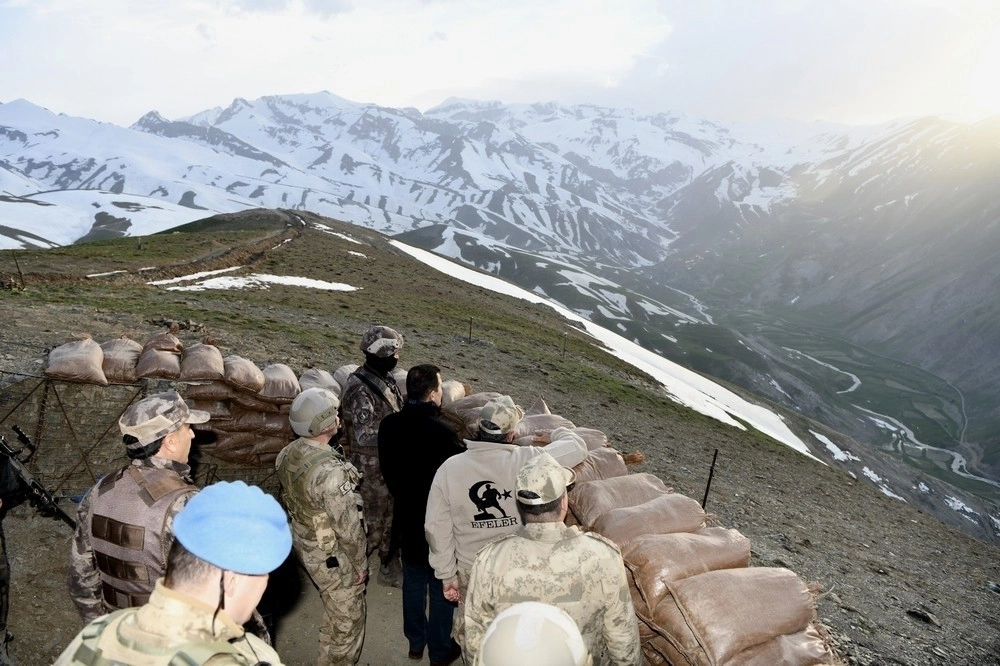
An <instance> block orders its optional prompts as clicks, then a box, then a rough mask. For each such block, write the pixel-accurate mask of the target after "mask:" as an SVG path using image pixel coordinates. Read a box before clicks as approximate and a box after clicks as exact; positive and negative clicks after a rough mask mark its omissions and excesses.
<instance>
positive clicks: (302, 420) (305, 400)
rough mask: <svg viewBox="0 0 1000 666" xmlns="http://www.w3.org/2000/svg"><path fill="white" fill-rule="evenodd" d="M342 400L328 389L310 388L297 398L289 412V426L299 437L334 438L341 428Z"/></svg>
mask: <svg viewBox="0 0 1000 666" xmlns="http://www.w3.org/2000/svg"><path fill="white" fill-rule="evenodd" d="M339 407H340V400H339V399H338V398H337V396H336V395H335V394H334V392H333V391H331V390H330V389H327V388H321V387H315V388H309V389H306V390H305V391H302V393H299V394H298V395H297V396H295V400H292V407H291V409H290V410H289V412H288V424H289V425H290V426H292V430H293V431H294V432H295V434H296V435H298V436H299V437H312V438H314V439H315V438H319V437H323V436H332V435H333V434H334V433H335V432H337V428H338V427H339V426H340V417H339V416H338V415H337V409H338V408H339Z"/></svg>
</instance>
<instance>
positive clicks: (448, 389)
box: [441, 379, 469, 407]
mask: <svg viewBox="0 0 1000 666" xmlns="http://www.w3.org/2000/svg"><path fill="white" fill-rule="evenodd" d="M468 394H469V391H468V387H467V386H466V385H465V384H463V383H462V382H460V381H458V380H455V379H446V380H444V381H443V382H441V406H442V407H443V406H445V405H450V404H451V403H453V402H455V401H456V400H461V399H462V398H464V397H465V396H466V395H468Z"/></svg>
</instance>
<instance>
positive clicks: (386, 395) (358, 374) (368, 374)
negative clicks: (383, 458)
mask: <svg viewBox="0 0 1000 666" xmlns="http://www.w3.org/2000/svg"><path fill="white" fill-rule="evenodd" d="M352 379H355V380H357V381H358V382H360V383H361V384H362V385H364V386H367V387H368V388H369V389H371V391H372V393H373V394H374V395H375V396H376V397H378V398H380V399H381V400H382V401H383V402H384V409H382V410H379V412H380V416H379V418H378V419H376V420H378V421H381V418H382V417H383V416H385V415H386V414H389V413H391V412H398V411H399V410H401V409H402V408H403V395H402V394H401V393H400V392H399V387H398V386H396V382H394V381H392V382H387V381H386V380H385V379H384V378H382V377H379V376H378V375H376V374H375V373H374V372H372V371H371V370H369V369H368V368H366V367H365V366H361V367H360V368H358V369H357V370H355V371H354V372H352V373H351V374H350V375H349V376H348V378H347V380H348V382H347V383H346V385H345V387H344V396H343V400H342V402H341V404H343V403H344V402H346V401H347V400H346V395H347V392H348V387H350V386H351V383H353V382H351V380H352ZM351 388H354V387H351ZM354 390H357V389H354ZM341 421H342V422H343V424H344V435H343V439H342V441H343V443H344V445H345V447H346V448H347V449H349V450H350V452H351V453H364V454H365V455H377V454H378V447H377V446H361V445H360V444H359V443H358V441H359V440H358V438H357V436H356V435H355V434H354V429H355V426H354V415H353V414H351V412H350V410H348V409H341Z"/></svg>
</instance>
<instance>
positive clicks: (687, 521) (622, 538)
mask: <svg viewBox="0 0 1000 666" xmlns="http://www.w3.org/2000/svg"><path fill="white" fill-rule="evenodd" d="M636 476H637V475H636ZM706 517H707V515H706V514H705V511H704V509H702V508H701V505H700V504H698V502H696V501H695V500H693V499H691V498H690V497H688V496H686V495H681V494H680V493H666V494H664V495H660V496H658V497H654V498H653V499H651V500H649V501H648V502H643V503H642V504H636V505H634V506H622V507H620V508H617V509H611V510H609V511H606V512H604V513H602V514H601V515H600V517H599V518H597V519H596V520H594V522H593V523H592V524H591V529H592V530H594V531H595V532H597V533H599V534H603V535H604V536H606V537H607V538H609V539H611V540H612V541H614V542H615V543H616V544H618V547H619V548H624V547H625V546H626V544H628V543H629V542H630V541H631V540H632V539H635V538H636V537H639V536H642V535H646V534H672V533H674V532H694V531H695V530H700V529H701V528H703V527H705V519H706Z"/></svg>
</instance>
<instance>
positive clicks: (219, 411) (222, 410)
mask: <svg viewBox="0 0 1000 666" xmlns="http://www.w3.org/2000/svg"><path fill="white" fill-rule="evenodd" d="M184 402H186V403H187V405H188V407H190V408H191V409H200V410H201V411H203V412H208V415H209V417H210V418H209V421H213V422H218V421H226V420H229V419H231V418H232V417H233V415H232V413H231V412H230V411H229V402H228V401H226V400H192V399H190V398H185V399H184Z"/></svg>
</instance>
